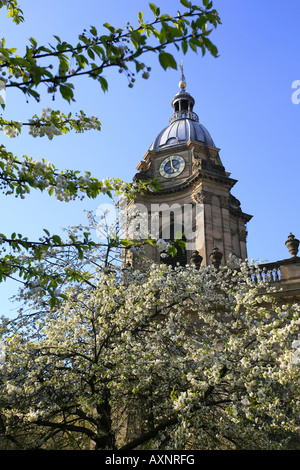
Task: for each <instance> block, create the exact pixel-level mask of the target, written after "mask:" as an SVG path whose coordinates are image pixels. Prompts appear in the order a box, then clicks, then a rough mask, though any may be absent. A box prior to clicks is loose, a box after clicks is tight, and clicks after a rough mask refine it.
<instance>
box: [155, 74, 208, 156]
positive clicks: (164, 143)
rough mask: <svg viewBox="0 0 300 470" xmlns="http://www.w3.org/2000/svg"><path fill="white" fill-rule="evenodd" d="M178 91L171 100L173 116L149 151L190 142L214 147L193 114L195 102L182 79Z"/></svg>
mask: <svg viewBox="0 0 300 470" xmlns="http://www.w3.org/2000/svg"><path fill="white" fill-rule="evenodd" d="M179 87H180V89H181V90H180V91H179V92H178V93H177V94H176V95H175V96H174V98H173V99H172V102H171V104H172V107H173V110H174V112H173V114H172V115H171V117H170V119H169V125H168V127H166V128H165V129H163V130H162V131H161V132H160V133H159V134H158V136H157V137H156V139H155V140H154V141H153V142H152V144H151V145H150V148H149V150H153V151H158V150H164V149H166V148H169V147H173V146H176V145H177V146H178V145H181V144H185V143H187V142H189V141H190V140H195V141H198V142H202V143H203V144H204V145H206V146H210V147H215V144H214V141H213V140H212V138H211V136H210V133H209V132H208V130H207V129H206V128H205V127H204V126H203V125H202V124H200V123H199V117H198V116H197V114H196V113H194V112H193V107H194V103H195V100H194V98H193V97H192V96H191V95H190V94H189V93H188V92H187V91H186V89H185V88H186V82H185V80H184V77H183V78H182V80H181V81H180V83H179Z"/></svg>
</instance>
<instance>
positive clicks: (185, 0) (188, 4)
mask: <svg viewBox="0 0 300 470" xmlns="http://www.w3.org/2000/svg"><path fill="white" fill-rule="evenodd" d="M180 3H181V5H183V6H184V7H186V8H191V6H192V2H189V1H188V0H180ZM203 3H204V2H203Z"/></svg>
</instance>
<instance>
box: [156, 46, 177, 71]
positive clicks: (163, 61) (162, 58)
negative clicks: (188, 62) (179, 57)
mask: <svg viewBox="0 0 300 470" xmlns="http://www.w3.org/2000/svg"><path fill="white" fill-rule="evenodd" d="M158 59H159V62H160V65H161V66H162V68H163V69H164V70H167V68H172V69H175V70H177V62H176V60H175V59H174V57H173V56H172V54H169V53H168V52H164V51H162V52H161V53H160V54H159V57H158Z"/></svg>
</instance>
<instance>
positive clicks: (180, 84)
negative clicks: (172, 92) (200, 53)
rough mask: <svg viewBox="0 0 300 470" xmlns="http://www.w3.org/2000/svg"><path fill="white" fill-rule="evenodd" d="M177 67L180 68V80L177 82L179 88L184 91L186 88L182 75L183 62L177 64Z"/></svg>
mask: <svg viewBox="0 0 300 470" xmlns="http://www.w3.org/2000/svg"><path fill="white" fill-rule="evenodd" d="M179 67H180V70H181V80H180V82H179V88H181V89H182V90H184V89H185V87H186V81H185V76H184V73H183V62H182V61H181V63H180V64H179Z"/></svg>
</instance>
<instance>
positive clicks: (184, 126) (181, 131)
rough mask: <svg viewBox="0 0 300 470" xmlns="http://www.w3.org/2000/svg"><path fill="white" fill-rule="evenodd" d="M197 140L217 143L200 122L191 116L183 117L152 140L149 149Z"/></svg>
mask: <svg viewBox="0 0 300 470" xmlns="http://www.w3.org/2000/svg"><path fill="white" fill-rule="evenodd" d="M189 140H195V141H198V142H202V143H203V144H204V145H208V146H210V147H215V144H214V142H213V140H212V138H211V136H210V134H209V132H208V130H207V129H206V128H205V127H204V126H203V125H202V124H200V123H199V122H197V121H194V120H192V119H190V118H182V119H178V120H176V121H173V122H172V123H171V124H170V125H169V126H168V127H166V128H165V129H163V130H162V131H161V132H160V133H159V134H158V136H157V137H156V139H155V140H154V141H153V142H152V144H151V146H150V148H149V150H154V151H158V150H163V149H166V148H169V147H173V146H175V145H181V144H184V143H187V142H189Z"/></svg>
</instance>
